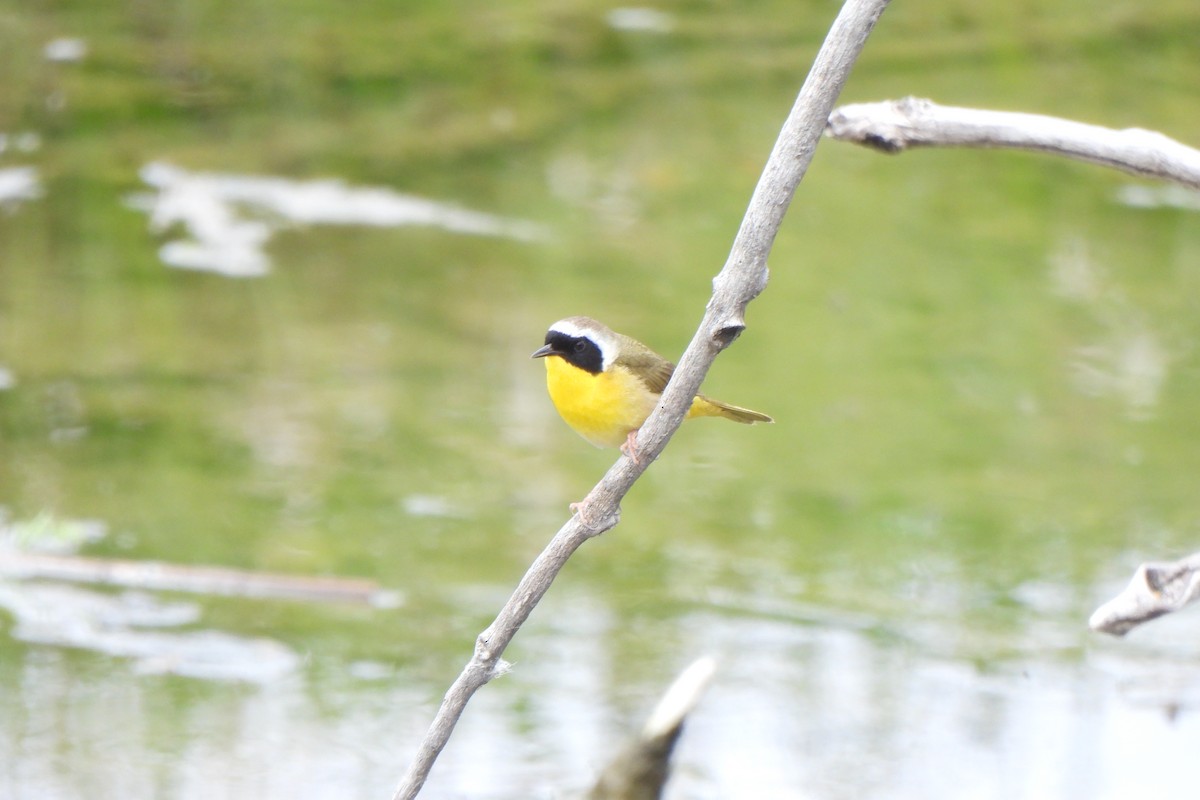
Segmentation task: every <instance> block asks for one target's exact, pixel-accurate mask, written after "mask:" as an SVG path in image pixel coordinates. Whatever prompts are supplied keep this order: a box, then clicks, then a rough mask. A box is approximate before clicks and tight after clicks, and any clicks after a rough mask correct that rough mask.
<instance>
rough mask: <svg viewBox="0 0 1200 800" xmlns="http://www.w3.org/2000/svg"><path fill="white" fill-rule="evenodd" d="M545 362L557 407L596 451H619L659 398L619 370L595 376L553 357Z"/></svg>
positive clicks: (551, 392) (637, 380)
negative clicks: (616, 449) (599, 449)
mask: <svg viewBox="0 0 1200 800" xmlns="http://www.w3.org/2000/svg"><path fill="white" fill-rule="evenodd" d="M545 361H546V388H547V389H549V391H550V399H551V400H553V401H554V407H555V408H557V409H558V413H559V414H560V415H561V416H562V418H563V419H564V420H565V421H566V423H567V424H568V425H570V426H571V427H572V428H574V430H575V432H576V433H578V434H579V435H580V436H582V437H583V438H584V439H587V440H588V441H589V442H591V443H592V444H594V445H596V446H597V447H620V446H621V445H622V444H624V442H625V437H626V436H627V435H628V434H629V432H630V431H635V430H637V429H638V428H640V427H641V426H642V423H643V422H645V421H646V417H648V416H650V412H651V411H653V410H654V406H655V404H656V403H657V402H658V395H656V394H654V393H652V392H650V391H649V390H648V389H647V388H646V385H645V384H644V383H642V381H641V380H639V379H638V378H637V377H635V376H634V375H633V374H631V373H630V372H629V371H628V370H626V369H625V368H623V367H619V366H615V365H614V366H612V367H610V368H609V369H608V370H607V371H605V372H601V373H600V374H598V375H593V374H592V373H590V372H588V371H587V370H582V369H580V368H579V367H576V366H574V365H572V364H569V363H567V361H565V360H564V359H562V358H558V357H555V356H551V357H550V358H547V359H545Z"/></svg>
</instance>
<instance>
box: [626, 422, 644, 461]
mask: <svg viewBox="0 0 1200 800" xmlns="http://www.w3.org/2000/svg"><path fill="white" fill-rule="evenodd" d="M621 452H622V453H624V454H625V455H626V456H628V457H629V460H630V461H632V462H633V463H635V464H641V463H642V461H641V459H639V458H638V451H637V428H634V429H633V430H631V431H630V432H629V433H628V435H626V436H625V444H623V445H621Z"/></svg>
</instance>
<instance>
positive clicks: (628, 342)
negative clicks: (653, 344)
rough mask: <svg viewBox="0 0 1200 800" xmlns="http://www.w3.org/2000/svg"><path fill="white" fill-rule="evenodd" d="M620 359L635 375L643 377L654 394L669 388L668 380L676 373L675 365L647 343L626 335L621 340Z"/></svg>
mask: <svg viewBox="0 0 1200 800" xmlns="http://www.w3.org/2000/svg"><path fill="white" fill-rule="evenodd" d="M619 361H620V362H621V363H622V364H623V365H624V366H625V367H626V368H627V369H628V370H629V371H630V372H632V373H633V374H634V375H637V376H638V377H639V378H641V380H642V383H644V384H646V388H647V389H649V390H650V391H652V392H654V394H662V393H663V389H666V388H667V381H669V380H671V375H673V374H674V373H675V365H674V364H672V363H671V362H670V361H667V360H666V359H665V358H663V357H662V356H660V355H659V354H658V353H656V352H654V351H653V350H651V349H650V348H649V347H646V345H644V344H642V343H641V342H639V341H637V340H636V339H631V338H629V337H628V336H626V337H624V340H623V341H622V342H621V357H620V359H619Z"/></svg>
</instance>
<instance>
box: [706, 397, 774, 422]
mask: <svg viewBox="0 0 1200 800" xmlns="http://www.w3.org/2000/svg"><path fill="white" fill-rule="evenodd" d="M687 416H688V419H691V418H692V417H724V418H725V419H731V420H733V421H734V422H741V423H744V424H746V425H753V424H754V423H756V422H774V421H775V420H773V419H771V418H770V417H768V416H767V415H766V414H760V413H759V412H757V411H751V410H750V409H748V408H742V407H740V406H731V405H729V404H728V403H722V402H721V401H720V400H713V399H712V398H711V397H705V396H704V395H702V394H698V395H696V399H695V400H693V401H692V407H691V408H690V409H688V413H687Z"/></svg>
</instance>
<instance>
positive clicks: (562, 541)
mask: <svg viewBox="0 0 1200 800" xmlns="http://www.w3.org/2000/svg"><path fill="white" fill-rule="evenodd" d="M887 5H888V0H847V2H846V3H845V5H843V6H842V10H841V12H840V13H839V14H838V16H837V19H836V20H834V23H833V27H832V28H830V30H829V34H828V35H827V36H826V38H825V42H824V44H823V45H822V46H821V50H820V51H819V52H818V53H817V57H816V60H815V61H814V63H813V67H812V70H811V71H810V72H809V74H808V78H807V79H806V80H805V82H804V86H803V88H801V90H800V95H799V97H797V99H796V103H795V105H794V106H793V107H792V111H791V113H790V114H789V116H788V118H787V121H786V122H785V123H784V126H783V130H782V132H781V133H780V135H779V139H778V141H776V143H775V148H774V150H773V151H772V152H771V156H770V158H769V159H768V161H767V165H766V167H765V168H764V170H763V174H762V177H761V178H760V179H759V182H758V186H757V187H756V188H755V190H754V195H753V197H751V199H750V205H749V207H748V208H747V210H746V215H745V218H744V219H743V220H742V226H741V228H740V229H739V230H738V234H737V237H736V238H735V239H734V243H733V248H732V250H731V252H730V254H729V258H728V260H727V261H726V262H725V266H724V268H722V270H721V272H720V273H719V274H718V275H717V277H716V278H714V279H713V295H712V298H711V299H710V300H709V303H708V308H707V309H706V311H705V314H704V319H703V321H702V322H701V323H700V327H699V329H698V330H697V331H696V335H695V336H694V337H693V338H692V342H691V344H690V345H688V348H687V350H686V351H685V352H684V354H683V357H682V358H681V359H680V360H679V366H678V367H677V368H676V369H675V373H674V376H673V377H672V378H671V382H670V383H669V384H668V385H667V388H666V389H665V390H664V391H663V394H662V401H661V403H660V404H659V407H658V408H657V409H655V410H654V413H652V414H651V415H650V418H649V419H648V420H646V423H645V425H643V426H642V429H641V431H639V433H638V439H637V441H638V460H637V462H634V461H633V460H631V459H629V458H627V457H624V456H622V457H621V458H620V459H618V461H617V463H616V464H614V465H613V466H612V467H611V468H610V469H609V470H608V472H607V473H606V474H605V475H604V477H603V478H602V479H601V480H600V482H599V483H598V484H596V486H595V487H594V488H593V489H592V491H591V492H590V493H589V494H588V497H587V499H586V503H587V509H588V515H589V516H590V517H591V518H592V520H593V521H594V526H593V527H591V528H589V527H587V526H585V525H584V524H583V522H582V521H581V520H580V518H579V517H578V516H574V517H572V518H571V519H570V520H568V521H567V523H566V524H565V525H563V527H562V528H561V529H559V531H558V533H556V534H555V535H554V538H553V539H551V540H550V543H549V544H548V545H547V546H546V549H545V550H544V551H543V552H542V553H541V555H539V556H538V557H537V559H536V560H535V561H534V562H533V564H532V565H531V566H530V568H529V570H528V571H527V572H526V573H525V576H524V577H523V578H522V579H521V582H520V583H519V584H518V586H517V589H516V591H515V592H514V593H513V595H512V597H510V598H509V600H508V602H507V603H505V605H504V608H503V609H501V611H500V614H499V616H497V617H496V619H495V621H494V622H493V623H492V624H491V625H489V626H488V628H487V629H486V630H485V631H484V632H483V633H481V634H479V637H478V639H477V640H476V642H475V653H474V655H473V656H472V657H471V660H470V661H469V662H468V663H467V665H466V667H465V668H464V669H463V671H462V673H461V674H460V675H459V676H458V678H457V679H456V680H455V681H454V684H453V685H452V686H451V687H450V690H449V691H448V692H447V693H446V696H445V698H444V699H443V700H442V704H441V706H440V707H439V709H438V711H437V714H436V716H435V717H434V720H433V723H432V724H431V725H430V728H429V731H428V732H427V733H426V735H425V738H424V740H423V741H422V742H421V745H420V747H419V749H418V751H417V753H416V755H415V757H414V758H413V761H412V763H411V764H410V765H409V768H408V772H407V773H405V775H404V778H403V779H402V781H401V783H400V786H399V787H398V788H397V790H396V793H395V800H409V799H410V798H413V797H416V796H417V793H418V792H420V791H421V787H422V786H423V785H424V783H425V779H426V778H427V777H428V775H429V771H430V769H431V768H432V767H433V762H434V761H435V760H436V759H437V757H438V754H439V753H441V751H442V748H443V747H445V745H446V742H447V741H449V739H450V734H451V733H452V732H453V730H454V726H455V725H456V724H457V723H458V720H459V718H460V717H461V716H462V713H463V710H464V709H465V708H466V705H467V701H468V700H470V698H471V696H472V695H473V694H474V693H475V692H476V690H478V689H479V688H480V687H481V686H483V685H484V684H485V683H487V682H488V681H489V680H491V679H492V678H494V677H496V676H497V675H499V674H501V673H503V671H504V670H505V669H506V665H505V663H504V662H503V661H502V660H501V656H502V655H503V653H504V650H505V648H506V647H507V646H508V644H509V642H511V641H512V638H513V636H514V635H515V634H516V632H517V630H518V629H519V628H520V627H521V625H522V624H523V623H524V622H525V620H526V619H527V618H528V617H529V614H530V613H531V612H532V611H533V609H534V607H535V606H536V605H537V603H538V601H539V600H541V598H542V596H543V595H544V594H545V593H546V590H547V589H549V588H550V584H551V582H553V580H554V578H555V576H557V575H558V572H559V571H560V570H561V569H562V567H563V565H564V564H565V563H566V561H567V559H568V558H569V557H570V555H571V554H572V553H573V552H575V550H576V549H578V548H579V546H580V545H581V544H583V543H584V542H585V541H587V539H589V538H591V537H592V536H596V535H598V534H600V533H603V532H604V531H606V530H608V529H610V528H612V527H613V526H614V525H616V524H617V521H618V518H619V509H620V502H621V499H622V498H623V497H624V496H625V494H626V493H627V492H628V491H629V489H630V487H632V486H633V483H634V481H636V480H637V479H638V477H639V476H640V475H641V474H642V472H644V471H645V469H646V467H648V466H649V465H650V463H651V462H653V461H654V459H655V458H657V457H658V454H659V453H661V452H662V449H663V447H665V446H666V444H667V441H668V440H669V439H670V438H671V436H672V435H673V434H674V433H675V430H676V429H677V428H678V427H679V425H680V423H681V422H683V415H684V413H685V412H686V410H687V408H688V407H689V406H690V405H691V401H692V398H693V397H694V396H695V394H696V392H697V391H698V390H699V388H700V383H701V382H702V381H703V380H704V376H705V375H706V374H707V373H708V369H709V367H710V366H711V365H712V362H713V359H715V358H716V356H717V354H718V353H719V352H720V351H721V350H723V349H724V348H725V347H727V346H728V345H729V344H730V343H732V342H733V340H734V339H736V338H737V336H738V335H739V334H740V333H741V331H742V329H743V328H744V327H745V321H744V313H745V308H746V305H747V304H748V303H749V302H750V301H751V300H753V299H754V298H755V297H756V296H757V295H758V294H759V292H761V291H762V290H763V288H764V287H765V286H766V283H767V254H768V253H769V252H770V250H771V246H772V244H773V243H774V241H775V235H776V233H778V231H779V226H780V223H781V222H782V221H783V215H784V214H785V213H786V211H787V208H788V205H789V203H790V202H791V199H792V195H793V194H794V193H795V191H796V187H797V186H798V185H799V184H800V180H801V178H803V177H804V173H805V172H806V171H807V170H808V165H809V163H810V162H811V161H812V156H813V152H814V151H815V150H816V147H817V143H818V141H819V140H820V138H821V134H822V132H823V131H824V130H825V124H826V120H828V119H829V113H830V112H831V111H832V110H833V105H834V103H835V102H837V98H838V96H839V95H840V94H841V91H842V87H843V86H844V85H845V83H846V78H847V77H848V76H849V74H850V68H851V67H852V66H853V65H854V62H855V61H856V60H857V59H858V55H859V53H860V52H862V48H863V45H864V44H865V43H866V40H867V37H868V36H869V35H870V33H871V30H872V29H873V28H874V27H875V23H876V21H877V20H878V19H879V16H880V15H881V14H882V13H883V10H884V9H885V8H886V7H887Z"/></svg>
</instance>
